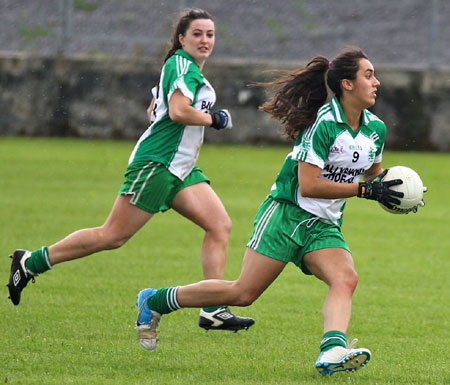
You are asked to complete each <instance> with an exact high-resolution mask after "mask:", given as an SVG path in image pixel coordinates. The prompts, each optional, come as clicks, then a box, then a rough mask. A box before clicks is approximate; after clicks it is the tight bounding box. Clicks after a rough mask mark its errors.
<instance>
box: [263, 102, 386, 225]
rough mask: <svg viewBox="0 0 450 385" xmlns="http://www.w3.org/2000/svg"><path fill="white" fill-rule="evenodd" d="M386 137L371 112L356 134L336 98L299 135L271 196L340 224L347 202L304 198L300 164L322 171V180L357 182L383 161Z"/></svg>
mask: <svg viewBox="0 0 450 385" xmlns="http://www.w3.org/2000/svg"><path fill="white" fill-rule="evenodd" d="M385 137H386V126H385V124H384V123H383V122H382V121H381V120H380V119H378V118H377V117H376V116H375V115H374V114H372V113H371V112H370V111H368V110H363V112H362V119H361V126H360V127H359V129H358V130H357V131H356V132H355V131H353V130H352V129H351V128H350V126H348V125H347V123H346V121H345V116H344V112H343V110H342V106H341V105H340V103H339V101H338V99H337V98H336V97H335V98H333V99H332V100H331V101H330V102H329V103H327V104H325V105H324V106H322V107H321V108H320V109H319V111H318V113H317V118H316V121H315V122H314V124H312V125H311V126H310V127H308V128H307V129H306V130H305V131H303V132H302V133H301V135H299V137H298V139H297V141H296V143H295V145H294V148H293V150H292V152H291V153H289V154H288V156H287V157H286V160H285V162H284V164H283V167H282V169H281V171H280V173H279V174H278V176H277V179H276V182H275V184H274V185H273V186H272V191H271V195H272V196H273V197H274V199H276V200H282V201H288V202H290V203H293V204H295V205H298V206H300V207H301V208H302V209H304V210H306V211H308V212H310V213H311V214H314V215H316V216H317V217H319V218H321V220H323V221H325V222H328V223H333V224H338V225H340V224H341V223H342V213H343V210H344V206H345V202H346V200H345V199H319V198H307V197H303V196H302V195H301V191H300V188H299V183H298V162H299V161H304V162H307V163H311V164H313V165H315V166H318V167H319V168H321V169H322V171H321V174H320V177H321V178H322V179H326V180H329V181H333V182H338V183H357V182H358V181H359V180H360V179H361V177H362V176H363V175H364V174H365V173H366V172H367V171H368V170H369V168H370V167H371V166H372V165H373V163H379V162H381V158H382V152H383V147H384V141H385Z"/></svg>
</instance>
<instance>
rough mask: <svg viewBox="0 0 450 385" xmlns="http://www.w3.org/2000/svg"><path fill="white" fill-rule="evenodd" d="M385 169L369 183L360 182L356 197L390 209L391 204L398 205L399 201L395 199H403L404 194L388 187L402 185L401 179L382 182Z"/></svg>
mask: <svg viewBox="0 0 450 385" xmlns="http://www.w3.org/2000/svg"><path fill="white" fill-rule="evenodd" d="M387 171H388V170H387V169H386V170H384V171H383V172H382V173H381V174H380V175H378V176H377V177H376V178H375V179H373V180H372V181H370V182H360V183H359V186H358V197H359V198H366V199H371V200H375V201H378V202H381V203H383V204H384V205H385V206H386V207H388V208H392V207H393V206H392V205H393V204H395V205H399V204H400V201H399V200H398V199H397V198H396V197H399V198H403V196H404V194H403V193H402V192H399V191H394V190H392V189H391V188H390V187H392V186H396V185H399V184H402V183H403V181H402V180H401V179H394V180H390V181H387V182H383V181H382V179H383V177H384V176H385V175H386V173H387Z"/></svg>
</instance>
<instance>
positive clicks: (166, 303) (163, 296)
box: [148, 286, 182, 314]
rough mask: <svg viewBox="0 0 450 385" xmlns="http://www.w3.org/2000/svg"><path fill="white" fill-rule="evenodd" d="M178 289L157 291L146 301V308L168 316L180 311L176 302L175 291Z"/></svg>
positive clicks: (168, 288)
mask: <svg viewBox="0 0 450 385" xmlns="http://www.w3.org/2000/svg"><path fill="white" fill-rule="evenodd" d="M179 287H180V286H176V287H163V288H161V289H158V290H157V291H156V293H155V295H154V296H153V297H151V298H149V299H148V307H149V308H150V309H151V310H154V311H156V312H158V313H159V314H168V313H172V312H173V311H175V310H178V309H182V307H181V306H180V305H179V304H178V302H177V291H178V288H179Z"/></svg>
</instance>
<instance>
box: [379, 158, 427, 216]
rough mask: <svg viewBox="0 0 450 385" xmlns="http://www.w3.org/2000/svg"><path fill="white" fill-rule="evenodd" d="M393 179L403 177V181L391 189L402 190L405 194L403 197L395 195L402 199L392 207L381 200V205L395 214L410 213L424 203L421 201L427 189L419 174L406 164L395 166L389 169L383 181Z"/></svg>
mask: <svg viewBox="0 0 450 385" xmlns="http://www.w3.org/2000/svg"><path fill="white" fill-rule="evenodd" d="M393 179H401V180H402V181H403V183H402V184H399V185H395V186H391V187H390V189H392V190H394V191H399V192H402V193H403V194H404V196H403V198H398V197H395V198H397V199H398V200H399V201H400V204H399V205H396V204H393V208H392V209H390V208H388V207H386V206H384V205H383V204H382V203H381V202H379V203H380V206H381V207H382V208H383V209H385V210H386V211H389V212H390V213H393V214H408V213H409V212H410V211H413V210H416V211H417V206H418V205H423V204H422V203H421V202H422V199H423V193H424V190H426V188H425V189H424V187H423V182H422V179H420V176H419V174H417V172H415V171H414V170H412V169H410V168H408V167H405V166H394V167H391V168H390V169H388V172H387V173H386V175H385V176H384V177H383V179H382V181H383V182H387V181H390V180H393Z"/></svg>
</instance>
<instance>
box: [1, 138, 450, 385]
mask: <svg viewBox="0 0 450 385" xmlns="http://www.w3.org/2000/svg"><path fill="white" fill-rule="evenodd" d="M133 146H134V143H132V142H114V141H87V140H75V139H25V138H1V139H0V164H1V166H0V167H1V179H0V185H1V193H2V199H1V201H0V202H1V203H0V207H1V214H2V215H1V219H2V220H1V224H0V228H1V238H0V250H1V253H0V273H1V275H0V276H1V280H2V281H3V284H6V283H7V280H8V276H9V269H10V259H9V258H7V257H8V255H9V253H10V252H12V251H13V250H14V249H15V248H27V249H36V248H38V247H40V246H42V245H49V244H52V243H54V242H55V241H57V240H59V239H60V238H62V237H64V236H65V235H67V234H68V233H70V232H72V231H74V230H77V229H79V228H83V227H92V226H96V225H99V224H101V223H103V221H104V220H105V218H106V216H107V215H108V213H109V211H110V209H111V206H112V203H113V201H114V199H115V197H116V194H117V191H118V189H119V187H120V185H121V183H122V180H123V178H122V176H123V172H124V170H125V167H126V163H127V160H128V156H129V154H130V152H131V150H132V148H133ZM289 149H290V148H289V147H287V146H286V147H283V146H279V147H248V146H242V147H241V146H239V147H238V146H212V145H205V146H204V147H203V149H202V153H201V156H200V160H199V165H200V167H202V168H203V170H204V172H205V173H206V174H207V175H208V176H209V177H210V178H211V180H212V186H213V187H214V189H215V190H216V192H217V193H218V194H219V196H220V197H221V198H222V200H223V202H224V204H225V206H226V207H227V209H228V212H229V214H230V216H231V218H232V220H233V230H232V234H231V239H230V254H229V259H228V265H227V274H226V278H227V279H234V278H236V277H237V276H238V274H239V271H240V265H241V260H242V255H243V253H244V249H245V244H246V242H247V239H248V237H249V235H250V233H251V230H252V223H253V218H254V215H255V213H256V209H257V207H258V205H259V203H260V202H261V201H262V199H263V198H264V197H265V196H266V195H267V193H268V192H269V190H270V186H271V184H272V183H273V181H274V179H275V176H276V174H277V172H278V171H279V168H280V167H281V164H282V162H283V160H284V157H285V156H286V154H287V153H288V151H289ZM383 163H384V166H385V167H389V166H393V165H405V166H409V167H412V168H413V169H415V170H417V171H418V172H419V174H420V175H421V177H422V179H423V180H424V183H425V184H426V185H427V186H428V188H429V192H428V193H427V194H426V196H425V201H426V207H425V208H423V209H422V210H420V211H419V213H418V214H416V215H414V214H409V215H407V216H404V215H393V214H389V213H387V212H385V211H383V210H382V209H381V208H380V207H379V206H378V204H377V203H376V202H372V201H366V200H363V199H356V198H354V199H351V200H349V202H348V204H347V211H346V214H345V220H344V228H343V231H344V234H345V236H346V239H347V242H348V243H349V245H350V247H351V248H352V251H353V255H354V259H355V263H356V268H357V271H358V273H359V278H360V281H359V285H358V288H357V290H356V293H355V296H354V307H353V318H352V323H351V325H350V329H349V332H348V335H349V339H350V340H351V339H352V338H354V337H358V338H359V341H360V346H364V347H368V348H369V349H371V350H372V353H373V358H372V360H371V361H370V363H369V364H368V366H367V367H366V368H364V369H362V370H360V371H358V372H356V373H350V374H347V373H338V374H335V375H333V376H331V377H324V378H323V377H322V376H320V375H319V374H318V373H317V371H316V370H315V368H314V361H315V359H316V357H317V355H318V353H319V342H320V338H321V335H322V320H321V306H322V301H323V299H324V296H325V294H326V286H325V285H324V284H323V283H321V282H319V281H318V280H317V279H315V278H313V277H309V276H305V275H303V274H302V273H301V272H300V271H299V270H298V269H297V268H295V266H293V265H289V266H288V267H287V268H286V269H285V271H284V272H283V274H282V275H281V276H280V277H279V279H278V280H277V281H276V282H275V283H274V284H273V285H272V286H271V287H269V289H268V290H267V291H266V292H265V293H264V294H263V295H262V297H261V298H259V299H258V300H257V301H256V302H255V303H254V304H253V305H252V306H250V307H248V308H241V309H239V308H234V310H235V311H236V313H238V314H240V315H244V316H251V317H254V318H255V319H256V324H255V326H254V327H253V328H252V329H250V330H249V331H248V332H245V331H244V332H239V333H237V334H234V333H230V332H218V331H211V332H208V333H206V332H205V331H203V330H202V329H200V328H199V327H198V326H197V321H198V310H197V309H185V310H182V311H178V312H176V313H173V314H170V315H167V316H164V317H163V319H162V322H161V326H160V331H161V333H160V340H161V341H160V346H159V348H158V349H157V350H156V351H153V352H149V351H146V350H144V349H143V348H142V347H141V346H140V345H139V343H138V341H137V339H136V336H135V331H134V321H135V316H136V306H135V295H136V293H137V292H138V291H139V290H140V289H142V288H144V287H148V286H151V287H160V286H168V285H176V284H186V283H190V282H193V281H197V280H199V279H201V278H202V272H201V267H200V257H199V256H200V246H201V241H202V236H203V234H202V231H201V230H200V229H199V228H197V227H196V226H194V225H193V224H191V223H189V222H188V221H187V220H186V219H184V218H182V217H180V216H178V215H177V214H175V213H172V212H170V211H169V212H167V213H165V214H159V215H157V216H156V217H155V218H153V219H152V220H151V221H150V223H149V224H148V225H147V226H146V227H144V228H143V229H142V230H141V231H140V232H139V233H138V234H136V236H135V237H134V238H132V239H131V240H130V241H129V242H128V243H127V244H126V245H125V246H123V247H122V248H121V249H118V250H114V251H105V252H101V253H99V254H96V255H93V256H90V257H87V258H84V259H81V260H76V261H73V262H70V263H64V264H60V265H57V266H55V268H54V270H53V271H50V272H47V273H45V274H44V275H42V276H40V277H38V278H37V279H36V283H35V284H32V283H31V282H30V283H29V285H28V287H27V288H26V289H25V290H24V292H23V297H22V302H21V304H20V306H18V307H14V306H13V305H12V304H11V302H10V301H9V300H8V299H7V297H8V294H7V288H6V287H4V286H3V289H2V290H1V291H0V342H1V343H0V346H1V351H0V383H8V384H92V385H93V384H95V385H97V384H158V385H163V384H227V385H228V384H230V385H234V384H236V385H237V384H243V385H244V384H246V385H247V384H395V385H397V384H449V383H450V369H449V368H450V365H449V359H450V355H449V351H448V342H449V340H450V333H449V329H450V328H449V319H450V309H449V295H450V290H449V289H450V287H449V278H450V276H449V271H450V263H449V257H450V232H449V228H450V226H449V218H450V206H449V204H448V201H447V199H448V197H449V193H450V182H449V172H448V170H450V155H449V154H442V153H441V154H437V153H436V154H435V153H413V152H409V153H406V152H405V153H392V152H386V153H385V157H384V162H383ZM0 283H1V281H0Z"/></svg>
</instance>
